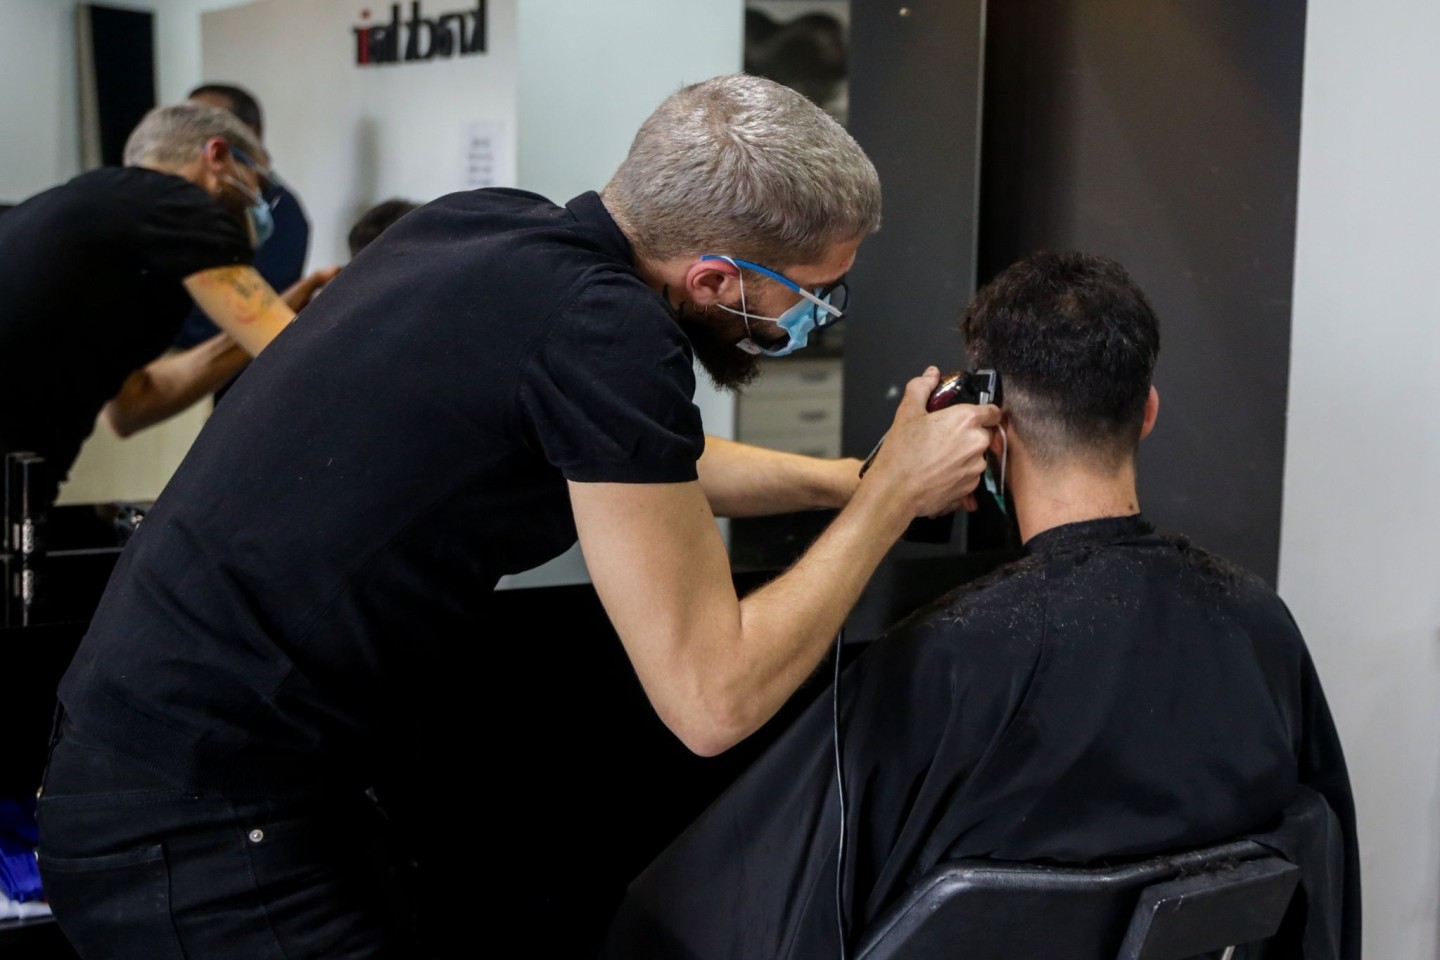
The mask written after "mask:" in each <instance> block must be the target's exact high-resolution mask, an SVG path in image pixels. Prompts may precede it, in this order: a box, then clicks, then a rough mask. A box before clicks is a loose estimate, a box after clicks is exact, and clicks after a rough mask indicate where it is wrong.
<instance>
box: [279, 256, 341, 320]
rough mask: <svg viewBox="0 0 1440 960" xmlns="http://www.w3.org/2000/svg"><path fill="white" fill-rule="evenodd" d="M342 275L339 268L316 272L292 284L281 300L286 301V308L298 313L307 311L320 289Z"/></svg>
mask: <svg viewBox="0 0 1440 960" xmlns="http://www.w3.org/2000/svg"><path fill="white" fill-rule="evenodd" d="M339 273H340V268H339V267H327V268H325V269H324V270H316V271H315V272H314V273H312V274H310V275H309V276H306V277H301V278H300V279H299V280H297V281H295V282H294V283H292V284H291V285H290V286H289V287H287V288H286V289H285V292H284V293H282V294H280V299H281V300H284V301H285V304H286V306H288V307H289V308H290V309H291V310H294V311H295V312H296V313H299V312H300V311H301V310H303V309H305V307H306V305H307V304H309V302H310V301H311V300H313V299H314V298H315V294H316V293H318V292H319V291H320V288H321V287H323V286H325V284H327V283H329V282H330V281H331V280H334V279H335V277H336V276H337V275H338V274H339Z"/></svg>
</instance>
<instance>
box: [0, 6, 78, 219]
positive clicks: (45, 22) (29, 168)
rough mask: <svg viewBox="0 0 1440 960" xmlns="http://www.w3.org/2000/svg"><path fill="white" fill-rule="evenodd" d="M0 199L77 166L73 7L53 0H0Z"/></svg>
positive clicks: (18, 196)
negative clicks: (1, 28)
mask: <svg viewBox="0 0 1440 960" xmlns="http://www.w3.org/2000/svg"><path fill="white" fill-rule="evenodd" d="M0 23H3V24H4V25H5V29H4V31H3V32H0V89H3V90H5V91H7V95H6V96H4V97H0V201H5V202H9V203H14V202H16V201H19V200H22V199H24V198H25V197H28V196H30V195H31V194H33V193H37V192H39V191H40V190H43V189H45V188H46V187H51V186H54V185H55V184H56V183H59V182H61V181H62V180H66V179H68V178H69V177H71V176H74V175H75V173H76V172H77V171H78V168H79V152H80V146H79V134H78V128H77V120H76V118H77V116H78V107H77V104H76V93H75V91H76V82H75V73H76V69H75V13H74V10H73V8H72V7H71V6H70V4H67V3H56V2H55V0H0Z"/></svg>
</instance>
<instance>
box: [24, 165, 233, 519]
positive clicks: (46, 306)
mask: <svg viewBox="0 0 1440 960" xmlns="http://www.w3.org/2000/svg"><path fill="white" fill-rule="evenodd" d="M253 256H254V252H253V250H252V249H251V247H250V242H249V239H248V237H247V236H246V234H245V231H244V229H243V228H242V227H241V225H240V222H239V221H238V220H237V219H236V218H235V217H234V216H232V215H231V214H230V213H228V212H227V211H226V210H225V208H224V207H222V206H220V204H218V203H216V202H215V200H214V198H212V197H211V196H210V195H209V194H207V193H206V192H205V191H204V190H202V189H200V188H199V187H197V186H196V185H195V184H193V183H191V182H190V181H188V180H185V179H184V178H182V177H177V176H173V175H171V174H167V173H160V172H158V171H155V170H147V169H144V168H141V167H106V168H102V169H100V170H95V171H92V172H90V173H85V174H81V175H80V176H78V177H76V178H74V179H73V180H70V181H69V182H68V183H64V184H62V185H60V186H58V187H54V188H52V189H50V190H46V191H45V192H44V193H40V194H37V195H36V196H34V197H31V198H30V199H29V200H27V201H25V202H24V203H22V204H20V205H19V206H18V207H16V208H15V209H13V210H11V211H10V212H9V213H7V214H6V215H5V217H4V219H3V220H0V450H29V451H32V452H34V453H38V454H40V455H41V456H43V457H45V459H46V461H47V467H48V470H47V473H48V474H49V476H50V477H51V481H52V484H51V486H52V489H51V490H50V492H49V495H47V496H46V499H47V500H48V499H51V496H53V485H54V484H58V483H59V482H60V480H62V479H63V478H64V476H65V474H66V473H68V472H69V469H70V465H71V464H72V463H74V462H75V456H76V455H77V454H78V453H79V452H80V445H81V444H82V443H83V442H84V440H85V438H86V437H87V436H89V434H90V430H91V428H92V427H93V426H94V424H95V416H96V415H97V414H98V413H99V412H100V408H101V407H103V406H104V405H105V403H106V401H108V400H109V399H110V398H111V397H113V396H115V394H116V393H118V392H119V390H120V386H121V384H123V383H124V382H125V378H126V377H128V376H129V375H130V374H131V373H132V372H134V371H135V370H137V369H139V368H140V367H142V366H144V365H145V364H146V363H149V362H150V361H151V360H153V359H155V358H156V357H157V356H159V355H160V354H161V353H163V352H164V350H165V348H166V347H167V346H169V344H170V341H171V340H172V339H174V337H175V332H176V331H177V330H178V329H179V326H180V323H181V321H182V320H183V319H184V317H185V314H186V312H187V311H188V310H189V308H190V303H191V300H190V297H189V295H188V294H187V293H186V292H185V288H184V286H182V284H181V282H180V281H181V280H183V279H184V278H185V277H188V276H190V275H191V274H193V273H198V272H199V271H201V270H208V269H210V268H212V267H219V266H225V265H228V264H236V263H250V262H251V259H252V257H253Z"/></svg>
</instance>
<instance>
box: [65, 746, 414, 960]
mask: <svg viewBox="0 0 1440 960" xmlns="http://www.w3.org/2000/svg"><path fill="white" fill-rule="evenodd" d="M39 821H40V847H39V861H40V873H41V878H42V880H43V881H44V884H45V890H46V896H47V898H48V899H49V901H50V905H51V907H52V909H53V910H54V913H55V918H56V920H57V921H58V922H59V924H60V928H61V930H62V931H63V932H64V933H65V936H66V937H67V938H68V939H69V940H70V942H71V944H72V945H73V946H74V947H75V949H76V951H77V952H78V953H79V954H80V956H81V957H82V958H83V960H184V958H191V960H195V958H203V960H230V958H235V960H240V958H244V960H271V958H273V960H300V958H311V957H313V958H320V957H324V958H327V960H340V958H345V960H398V958H405V960H410V958H416V957H426V956H430V955H431V954H430V952H429V950H428V948H426V947H424V946H423V945H421V943H420V941H419V939H418V935H417V927H416V924H415V920H414V911H413V904H412V903H411V895H410V885H409V884H408V883H407V882H406V876H405V873H404V867H403V862H404V861H403V857H402V856H400V854H399V852H398V851H397V849H396V848H395V846H394V844H393V842H392V840H391V838H390V837H389V836H388V831H387V825H386V822H385V818H384V817H383V816H382V815H381V814H380V812H379V811H378V809H377V808H376V806H375V804H374V803H372V802H371V801H370V799H369V798H368V797H367V796H366V794H365V793H364V792H363V791H360V790H356V791H354V792H353V795H348V794H335V793H328V792H322V791H299V792H295V793H291V794H279V795H274V796H263V797H233V796H219V795H214V794H210V793H207V792H205V791H199V790H195V789H193V788H192V787H190V786H189V785H187V784H184V783H177V782H172V781H170V780H168V779H167V778H166V777H164V776H161V775H157V774H154V773H151V772H149V771H147V770H146V769H145V768H144V767H143V766H140V765H137V764H136V763H135V762H134V761H133V760H131V759H129V758H127V757H124V756H122V755H120V754H118V753H116V752H115V751H113V750H111V749H108V748H107V747H105V746H104V745H102V744H100V743H98V742H96V741H95V740H94V739H92V738H89V737H87V736H86V734H85V733H84V731H80V730H76V729H75V728H74V727H73V726H72V725H71V724H70V723H69V722H68V721H66V722H63V723H62V724H61V725H60V730H59V732H58V740H57V742H56V743H55V745H54V747H53V748H52V751H51V755H50V764H49V767H48V769H47V771H46V775H45V783H44V788H43V793H42V795H41V798H40V803H39Z"/></svg>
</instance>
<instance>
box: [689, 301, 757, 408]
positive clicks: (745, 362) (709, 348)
mask: <svg viewBox="0 0 1440 960" xmlns="http://www.w3.org/2000/svg"><path fill="white" fill-rule="evenodd" d="M737 306H738V305H737ZM717 313H720V314H721V316H723V317H725V318H726V319H724V320H718V321H717V319H716V318H714V317H712V315H710V314H701V313H696V312H695V311H693V310H691V309H690V306H689V304H681V305H680V310H679V312H678V313H677V314H676V317H677V319H678V320H679V323H680V329H681V330H683V331H685V336H687V337H689V338H690V345H691V346H692V347H694V348H695V359H696V360H699V361H700V366H702V367H704V368H705V372H706V373H707V374H708V375H709V376H710V381H711V382H712V383H714V384H715V386H716V387H718V388H720V389H721V390H738V389H740V388H741V387H744V386H746V385H747V384H749V383H750V382H751V381H753V380H754V379H755V378H756V377H757V376H759V375H760V359H761V355H760V354H752V353H746V352H745V351H744V350H741V349H740V348H739V347H738V346H737V344H738V343H739V342H740V341H741V340H743V339H744V338H745V336H746V329H745V321H744V320H743V319H741V318H740V317H737V316H735V315H733V314H726V313H724V312H723V311H717Z"/></svg>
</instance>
